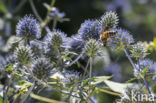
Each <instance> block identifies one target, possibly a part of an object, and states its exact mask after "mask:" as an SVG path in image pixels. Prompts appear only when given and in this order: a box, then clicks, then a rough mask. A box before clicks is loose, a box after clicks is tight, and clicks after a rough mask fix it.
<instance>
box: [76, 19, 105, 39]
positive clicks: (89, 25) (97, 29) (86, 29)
mask: <svg viewBox="0 0 156 103" xmlns="http://www.w3.org/2000/svg"><path fill="white" fill-rule="evenodd" d="M101 33H102V26H101V25H100V24H99V23H98V21H97V20H85V22H84V23H82V24H81V27H80V29H79V31H78V34H80V36H81V38H82V39H83V40H89V39H96V40H98V39H99V38H100V35H101Z"/></svg>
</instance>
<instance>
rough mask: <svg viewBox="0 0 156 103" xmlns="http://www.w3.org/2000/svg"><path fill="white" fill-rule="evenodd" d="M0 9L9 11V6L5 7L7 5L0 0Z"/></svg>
mask: <svg viewBox="0 0 156 103" xmlns="http://www.w3.org/2000/svg"><path fill="white" fill-rule="evenodd" d="M0 11H1V12H3V13H6V12H7V8H6V7H5V5H4V3H3V2H2V0H0Z"/></svg>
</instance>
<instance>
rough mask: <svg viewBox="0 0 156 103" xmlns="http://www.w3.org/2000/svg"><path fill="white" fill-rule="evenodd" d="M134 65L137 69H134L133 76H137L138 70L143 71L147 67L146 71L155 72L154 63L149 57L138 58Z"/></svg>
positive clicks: (155, 66) (155, 65) (155, 64)
mask: <svg viewBox="0 0 156 103" xmlns="http://www.w3.org/2000/svg"><path fill="white" fill-rule="evenodd" d="M136 67H137V69H138V70H134V76H135V77H138V76H139V72H142V71H144V70H145V69H146V68H148V70H147V71H146V73H156V63H155V62H153V61H152V60H150V59H139V60H138V63H137V64H136Z"/></svg>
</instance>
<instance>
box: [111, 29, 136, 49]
mask: <svg viewBox="0 0 156 103" xmlns="http://www.w3.org/2000/svg"><path fill="white" fill-rule="evenodd" d="M113 30H114V31H116V32H117V33H116V36H115V37H114V38H110V42H109V44H110V46H112V47H113V48H115V49H117V48H118V49H119V48H120V49H122V48H124V47H127V46H129V45H130V44H131V43H133V42H134V39H133V36H132V35H131V34H129V32H128V31H126V30H124V29H120V28H119V29H113Z"/></svg>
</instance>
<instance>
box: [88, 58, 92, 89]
mask: <svg viewBox="0 0 156 103" xmlns="http://www.w3.org/2000/svg"><path fill="white" fill-rule="evenodd" d="M89 61H90V71H89V78H90V79H91V77H92V64H93V59H92V57H90V58H89ZM90 90H91V80H89V91H90Z"/></svg>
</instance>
